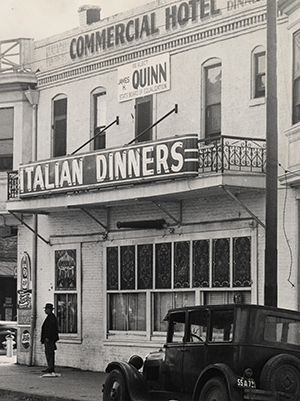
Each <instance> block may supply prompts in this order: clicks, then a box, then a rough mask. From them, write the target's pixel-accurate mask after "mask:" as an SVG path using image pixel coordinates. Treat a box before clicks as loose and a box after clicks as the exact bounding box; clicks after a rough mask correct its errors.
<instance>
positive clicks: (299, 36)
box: [293, 31, 300, 124]
mask: <svg viewBox="0 0 300 401" xmlns="http://www.w3.org/2000/svg"><path fill="white" fill-rule="evenodd" d="M293 46H294V62H293V124H296V123H298V122H299V121H300V31H297V32H296V33H295V34H294V43H293Z"/></svg>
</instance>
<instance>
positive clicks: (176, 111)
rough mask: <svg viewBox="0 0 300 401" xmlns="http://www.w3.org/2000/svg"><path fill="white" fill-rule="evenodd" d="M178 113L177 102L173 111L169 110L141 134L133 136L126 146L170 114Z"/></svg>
mask: <svg viewBox="0 0 300 401" xmlns="http://www.w3.org/2000/svg"><path fill="white" fill-rule="evenodd" d="M172 113H175V114H177V113H178V104H175V107H174V109H172V110H171V111H169V112H168V113H167V114H165V115H164V116H163V117H161V118H160V119H159V120H157V121H156V122H155V123H154V124H152V125H150V127H148V128H146V129H144V131H142V132H141V133H140V134H138V135H137V136H136V137H135V138H133V139H132V140H131V141H130V142H128V143H127V144H126V145H125V146H128V145H131V144H132V143H133V142H135V141H136V140H137V139H139V137H141V136H142V135H143V134H145V133H146V132H147V131H149V130H150V129H152V128H154V127H155V126H156V125H157V124H159V123H160V122H161V121H163V120H164V119H165V118H167V117H169V115H170V114H172Z"/></svg>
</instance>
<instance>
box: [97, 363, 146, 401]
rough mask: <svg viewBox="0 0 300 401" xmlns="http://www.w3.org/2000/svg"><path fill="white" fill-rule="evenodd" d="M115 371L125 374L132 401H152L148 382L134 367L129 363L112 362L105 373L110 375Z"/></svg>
mask: <svg viewBox="0 0 300 401" xmlns="http://www.w3.org/2000/svg"><path fill="white" fill-rule="evenodd" d="M114 369H117V370H119V371H120V372H121V373H122V374H123V377H124V379H125V382H126V385H127V390H128V394H129V396H130V400H131V401H150V394H149V391H148V389H147V382H146V380H145V378H144V376H143V375H142V374H141V373H140V372H139V371H138V370H137V369H136V368H135V367H134V366H133V365H131V364H130V363H128V362H119V361H117V362H111V363H109V364H108V365H107V367H106V369H105V372H106V373H110V372H111V371H112V370H114Z"/></svg>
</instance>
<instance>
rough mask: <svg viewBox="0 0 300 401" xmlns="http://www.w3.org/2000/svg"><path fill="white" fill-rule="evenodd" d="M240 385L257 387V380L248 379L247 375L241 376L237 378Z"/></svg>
mask: <svg viewBox="0 0 300 401" xmlns="http://www.w3.org/2000/svg"><path fill="white" fill-rule="evenodd" d="M236 383H237V385H238V387H243V388H256V384H255V381H254V380H253V379H246V378H245V377H239V378H237V380H236Z"/></svg>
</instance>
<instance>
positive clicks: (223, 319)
mask: <svg viewBox="0 0 300 401" xmlns="http://www.w3.org/2000/svg"><path fill="white" fill-rule="evenodd" d="M233 319H234V311H233V310H232V309H231V310H222V311H216V310H213V311H212V312H211V327H210V335H209V341H216V342H220V341H232V338H233Z"/></svg>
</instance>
